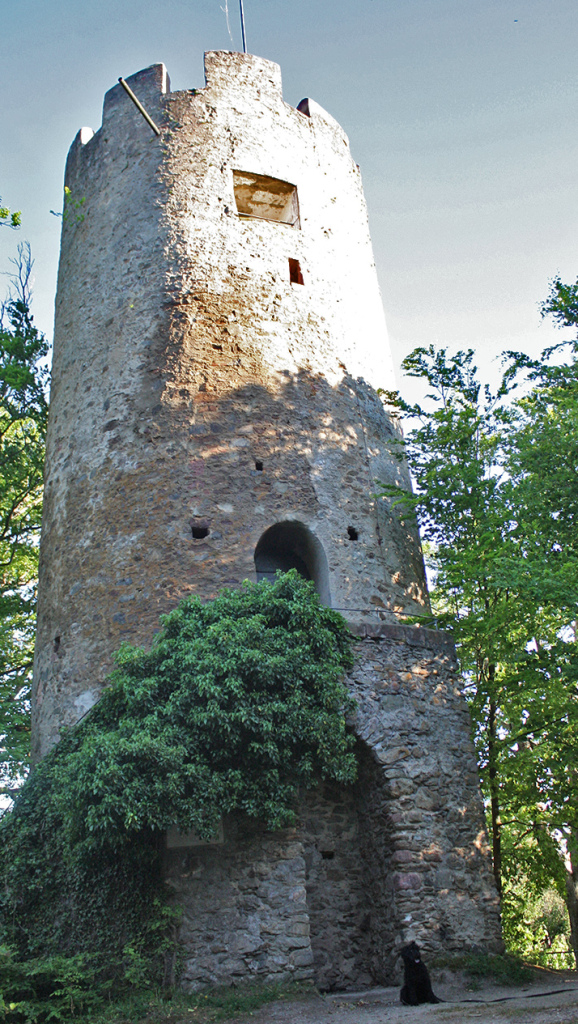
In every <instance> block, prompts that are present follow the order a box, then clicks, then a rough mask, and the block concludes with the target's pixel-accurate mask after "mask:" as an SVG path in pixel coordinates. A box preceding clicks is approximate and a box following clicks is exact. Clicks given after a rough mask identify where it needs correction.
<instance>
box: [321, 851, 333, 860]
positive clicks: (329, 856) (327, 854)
mask: <svg viewBox="0 0 578 1024" xmlns="http://www.w3.org/2000/svg"><path fill="white" fill-rule="evenodd" d="M334 857H335V851H334V850H322V851H321V858H322V860H333V859H334Z"/></svg>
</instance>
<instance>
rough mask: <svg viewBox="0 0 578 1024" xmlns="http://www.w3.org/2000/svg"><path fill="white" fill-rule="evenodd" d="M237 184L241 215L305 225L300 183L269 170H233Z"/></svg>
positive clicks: (237, 201) (237, 202)
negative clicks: (282, 179)
mask: <svg viewBox="0 0 578 1024" xmlns="http://www.w3.org/2000/svg"><path fill="white" fill-rule="evenodd" d="M233 188H234V191H235V202H236V204H237V213H238V214H239V217H254V218H256V219H257V220H271V221H274V222H275V223H276V224H288V225H289V226H290V227H296V228H299V227H301V225H300V223H299V201H298V198H297V186H296V185H292V184H291V183H290V182H289V181H281V179H280V178H270V177H269V176H268V175H267V174H252V173H250V172H249V171H233Z"/></svg>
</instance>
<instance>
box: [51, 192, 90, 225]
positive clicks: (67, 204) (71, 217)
mask: <svg viewBox="0 0 578 1024" xmlns="http://www.w3.org/2000/svg"><path fill="white" fill-rule="evenodd" d="M85 204H86V196H82V197H81V198H80V199H76V198H75V196H73V194H72V191H71V189H69V187H68V185H65V186H64V202H63V210H62V213H56V211H55V210H51V211H50V212H51V214H52V215H53V217H62V220H63V221H71V222H72V223H73V224H82V222H83V220H84V217H85V213H84V209H83V207H84V206H85Z"/></svg>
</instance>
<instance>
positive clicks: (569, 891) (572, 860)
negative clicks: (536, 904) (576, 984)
mask: <svg viewBox="0 0 578 1024" xmlns="http://www.w3.org/2000/svg"><path fill="white" fill-rule="evenodd" d="M577 868H578V842H577V837H576V836H575V835H573V836H572V839H571V840H569V841H568V855H567V857H566V909H567V911H568V918H569V920H570V942H571V944H572V950H573V952H574V959H575V961H576V966H577V967H578V870H577Z"/></svg>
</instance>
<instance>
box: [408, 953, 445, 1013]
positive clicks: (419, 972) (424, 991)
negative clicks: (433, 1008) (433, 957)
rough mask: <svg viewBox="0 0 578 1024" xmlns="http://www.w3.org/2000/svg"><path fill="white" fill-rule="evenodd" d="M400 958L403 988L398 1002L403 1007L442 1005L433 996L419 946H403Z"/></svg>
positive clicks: (439, 1000)
mask: <svg viewBox="0 0 578 1024" xmlns="http://www.w3.org/2000/svg"><path fill="white" fill-rule="evenodd" d="M400 956H401V958H402V960H403V988H402V990H401V992H400V993H399V1001H400V1003H402V1004H403V1006H419V1004H420V1003H442V1002H443V999H438V997H437V996H436V995H434V991H433V989H432V987H431V981H430V976H429V974H428V969H427V967H426V965H425V964H424V962H423V960H422V958H421V956H420V952H419V946H418V945H417V944H416V943H415V942H410V944H409V946H404V947H403V949H402V950H401V953H400Z"/></svg>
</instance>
